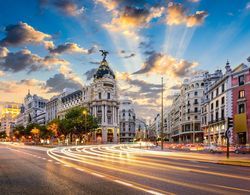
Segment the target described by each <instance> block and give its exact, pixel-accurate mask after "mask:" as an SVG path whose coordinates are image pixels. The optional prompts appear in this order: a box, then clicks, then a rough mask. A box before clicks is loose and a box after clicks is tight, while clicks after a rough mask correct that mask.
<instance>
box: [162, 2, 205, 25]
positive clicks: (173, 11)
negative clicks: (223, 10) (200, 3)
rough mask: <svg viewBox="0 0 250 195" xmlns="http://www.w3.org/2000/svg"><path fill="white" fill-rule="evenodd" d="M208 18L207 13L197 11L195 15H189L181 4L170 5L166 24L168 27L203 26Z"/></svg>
mask: <svg viewBox="0 0 250 195" xmlns="http://www.w3.org/2000/svg"><path fill="white" fill-rule="evenodd" d="M207 16H208V13H207V12H206V11H196V12H195V14H191V15H188V14H187V11H186V10H185V9H184V8H183V6H182V5H181V4H173V3H172V4H169V6H168V10H167V18H166V22H167V24H168V25H181V24H184V25H186V26H187V27H193V26H198V25H201V24H203V22H204V20H205V18H206V17H207Z"/></svg>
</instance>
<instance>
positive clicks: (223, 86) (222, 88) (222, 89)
mask: <svg viewBox="0 0 250 195" xmlns="http://www.w3.org/2000/svg"><path fill="white" fill-rule="evenodd" d="M224 91H225V84H224V83H223V84H222V85H221V92H224Z"/></svg>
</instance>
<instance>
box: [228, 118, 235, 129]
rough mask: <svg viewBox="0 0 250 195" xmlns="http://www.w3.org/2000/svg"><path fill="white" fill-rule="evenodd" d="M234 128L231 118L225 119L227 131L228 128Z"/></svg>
mask: <svg viewBox="0 0 250 195" xmlns="http://www.w3.org/2000/svg"><path fill="white" fill-rule="evenodd" d="M233 126H234V120H233V118H231V117H228V118H227V128H228V129H229V128H230V127H233Z"/></svg>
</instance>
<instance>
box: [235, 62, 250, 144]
mask: <svg viewBox="0 0 250 195" xmlns="http://www.w3.org/2000/svg"><path fill="white" fill-rule="evenodd" d="M231 77H232V94H233V118H234V127H233V141H234V143H235V144H239V145H243V144H250V68H249V67H248V66H247V65H245V64H240V65H239V66H238V67H236V68H235V69H234V71H233V73H232V76H231Z"/></svg>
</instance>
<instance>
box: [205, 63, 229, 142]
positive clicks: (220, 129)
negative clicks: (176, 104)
mask: <svg viewBox="0 0 250 195" xmlns="http://www.w3.org/2000/svg"><path fill="white" fill-rule="evenodd" d="M225 69H226V72H225V74H224V75H221V76H220V77H219V78H217V79H216V81H215V82H213V83H211V84H210V85H209V87H208V89H207V91H206V93H205V94H204V99H203V100H204V102H203V104H202V128H203V131H204V143H205V144H209V145H210V144H218V145H225V144H226V137H225V131H226V130H227V118H228V117H232V115H233V110H232V103H233V99H232V98H233V96H232V79H231V74H232V70H231V68H230V65H229V62H227V64H226V67H225ZM231 142H232V140H231Z"/></svg>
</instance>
